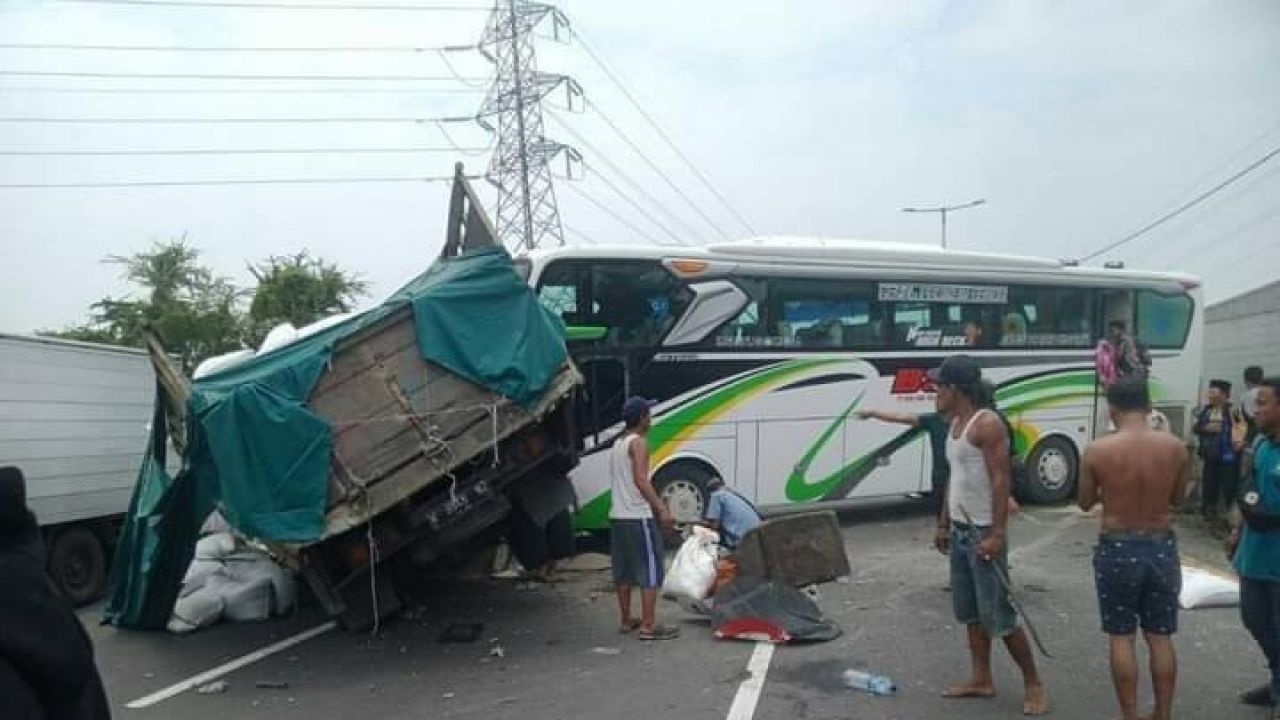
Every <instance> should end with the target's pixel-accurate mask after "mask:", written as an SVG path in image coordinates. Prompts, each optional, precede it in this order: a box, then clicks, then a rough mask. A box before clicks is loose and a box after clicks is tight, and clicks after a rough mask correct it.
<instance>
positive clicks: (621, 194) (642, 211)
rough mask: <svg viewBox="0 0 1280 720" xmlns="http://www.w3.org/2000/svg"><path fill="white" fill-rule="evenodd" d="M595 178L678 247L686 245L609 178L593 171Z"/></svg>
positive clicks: (589, 168) (586, 164)
mask: <svg viewBox="0 0 1280 720" xmlns="http://www.w3.org/2000/svg"><path fill="white" fill-rule="evenodd" d="M583 165H584V166H586V168H587V169H588V170H595V168H593V167H591V164H590V163H583ZM595 176H596V177H597V178H600V182H602V183H604V184H605V187H607V188H609V189H610V190H612V191H613V193H614V194H615V195H617V196H618V197H620V198H622V199H623V200H625V201H626V203H627V204H628V205H630V206H631V207H633V208H635V211H636V212H638V213H640V214H641V215H643V216H644V218H645V219H646V220H648V221H649V222H651V223H653V225H654V227H656V228H658V229H659V230H661V231H662V232H663V233H665V234H666V235H667V237H669V238H671V239H672V240H674V241H676V243H677V244H680V245H685V244H687V243H686V242H685V241H684V240H682V239H680V236H679V235H676V234H675V233H673V232H671V230H670V229H668V228H667V226H666V225H663V224H662V223H661V222H660V221H659V220H658V219H657V218H655V217H654V216H653V214H652V213H650V212H649V211H648V210H646V209H645V208H644V206H643V205H641V204H640V203H638V202H636V200H635V198H633V197H631V196H630V195H628V194H626V193H624V192H622V191H621V190H619V189H618V186H617V185H615V184H613V182H612V181H611V180H609V178H608V177H606V176H605V175H604V174H603V173H601V172H600V171H599V170H595Z"/></svg>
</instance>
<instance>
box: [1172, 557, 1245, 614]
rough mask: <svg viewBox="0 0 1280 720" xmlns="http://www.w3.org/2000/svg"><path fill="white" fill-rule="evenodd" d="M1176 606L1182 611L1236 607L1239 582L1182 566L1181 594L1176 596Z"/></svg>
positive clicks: (1238, 600) (1238, 599) (1238, 595)
mask: <svg viewBox="0 0 1280 720" xmlns="http://www.w3.org/2000/svg"><path fill="white" fill-rule="evenodd" d="M1178 604H1179V605H1181V606H1182V609H1183V610H1194V609H1195V608H1208V607H1236V606H1238V605H1239V604H1240V582H1239V581H1238V580H1233V579H1231V578H1228V577H1223V576H1222V575H1219V574H1217V573H1213V572H1209V571H1207V570H1201V569H1199V568H1193V567H1188V566H1186V565H1183V566H1182V592H1181V593H1180V594H1179V595H1178Z"/></svg>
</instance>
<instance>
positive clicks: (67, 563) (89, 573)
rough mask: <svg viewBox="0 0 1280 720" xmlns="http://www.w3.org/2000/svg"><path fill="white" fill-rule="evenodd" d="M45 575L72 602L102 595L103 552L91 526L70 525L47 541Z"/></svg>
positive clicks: (86, 601)
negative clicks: (46, 573) (51, 577)
mask: <svg viewBox="0 0 1280 720" xmlns="http://www.w3.org/2000/svg"><path fill="white" fill-rule="evenodd" d="M49 574H50V575H52V576H53V581H54V583H56V584H57V586H58V587H59V588H60V589H61V590H62V593H63V594H64V595H66V597H67V599H68V600H70V601H71V603H72V604H73V605H75V606H76V607H79V606H81V605H87V604H89V603H91V602H93V601H95V600H97V599H98V598H100V597H102V593H103V591H104V590H105V589H106V585H107V551H106V548H104V547H103V546H102V540H101V539H99V537H98V534H97V533H95V532H94V531H93V530H92V529H91V528H88V527H85V526H83V525H72V526H71V527H68V528H65V529H63V530H59V531H58V532H57V534H56V535H54V536H53V542H51V543H50V544H49Z"/></svg>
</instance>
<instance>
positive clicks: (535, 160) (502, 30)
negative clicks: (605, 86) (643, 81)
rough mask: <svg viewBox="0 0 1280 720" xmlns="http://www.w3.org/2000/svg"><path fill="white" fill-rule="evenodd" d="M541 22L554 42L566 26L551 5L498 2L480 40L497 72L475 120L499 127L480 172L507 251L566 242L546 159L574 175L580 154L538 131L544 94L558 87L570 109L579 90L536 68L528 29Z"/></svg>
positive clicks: (521, 0) (516, 0) (526, 1)
mask: <svg viewBox="0 0 1280 720" xmlns="http://www.w3.org/2000/svg"><path fill="white" fill-rule="evenodd" d="M547 21H549V22H550V25H551V35H552V37H553V38H555V39H557V40H559V39H560V37H561V34H562V32H564V31H565V30H567V29H568V27H569V20H568V18H566V17H565V16H564V14H563V13H561V12H560V11H559V10H557V9H556V8H554V7H552V6H550V5H546V4H543V3H539V2H530V1H529V0H497V2H496V3H495V4H494V7H493V11H492V12H491V13H490V15H489V20H488V23H487V24H486V26H485V31H484V35H483V37H482V38H481V40H480V52H481V53H482V54H483V55H484V56H485V57H486V58H487V59H488V60H489V61H490V62H492V63H493V64H494V65H495V70H496V73H495V77H494V81H493V85H492V86H491V87H490V88H489V92H488V94H487V95H486V96H485V99H484V103H483V104H482V105H481V108H480V112H479V113H477V120H478V121H479V122H480V124H481V125H483V126H484V127H485V128H486V129H488V130H490V131H495V130H496V132H497V133H498V140H497V145H496V147H495V148H494V152H493V158H492V159H491V160H490V162H489V170H488V172H487V175H486V176H487V179H488V180H489V182H490V183H492V184H493V185H494V186H496V187H497V190H498V207H497V212H495V213H494V218H495V219H494V223H495V226H496V227H495V230H496V232H497V236H498V237H497V240H498V242H500V243H502V244H503V245H505V246H507V247H508V248H511V249H512V250H519V249H520V248H522V247H524V248H528V249H533V248H536V247H538V246H540V245H543V244H548V243H550V244H556V245H563V244H564V230H563V228H562V227H561V225H560V211H559V209H558V208H557V207H556V192H555V188H554V187H553V186H552V182H551V162H552V161H553V160H555V159H556V158H557V157H558V156H561V155H563V156H564V158H565V166H566V174H568V175H572V174H573V168H574V166H575V165H576V164H577V163H580V162H581V160H582V156H581V155H580V154H579V153H578V151H577V150H575V149H573V148H571V147H569V146H567V145H564V144H562V143H558V142H555V141H554V140H549V139H547V138H546V137H544V136H543V122H542V100H543V99H544V98H545V97H546V96H547V95H548V94H550V93H551V92H552V91H553V90H556V89H557V88H558V87H560V86H562V85H563V86H564V87H565V89H566V93H567V95H568V103H569V105H570V107H572V106H573V102H574V99H575V98H580V97H581V95H582V88H581V87H579V85H578V83H577V82H575V81H574V80H573V79H572V78H569V77H567V76H565V75H557V74H551V73H542V72H538V69H537V53H536V51H535V48H534V43H533V37H532V35H533V31H534V29H536V28H537V27H538V26H540V25H542V24H543V23H544V22H547ZM495 125H496V128H495Z"/></svg>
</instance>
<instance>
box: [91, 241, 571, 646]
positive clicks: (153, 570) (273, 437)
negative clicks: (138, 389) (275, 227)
mask: <svg viewBox="0 0 1280 720" xmlns="http://www.w3.org/2000/svg"><path fill="white" fill-rule="evenodd" d="M406 306H409V307H410V308H411V309H412V314H413V322H414V331H415V333H416V339H417V345H418V349H419V351H420V353H421V355H422V357H423V359H425V360H428V361H431V362H433V363H435V364H437V365H439V366H441V367H443V368H445V369H447V370H448V371H450V372H452V373H455V374H457V375H459V376H461V377H464V378H466V379H467V380H470V381H471V382H473V383H475V384H477V385H479V386H482V387H484V388H487V389H489V390H492V391H493V392H495V393H498V394H500V395H502V396H504V397H506V398H509V399H510V400H511V401H513V402H515V403H518V404H519V405H521V406H523V407H526V408H528V407H531V406H532V405H534V404H535V403H537V402H538V400H539V399H540V397H541V395H542V393H543V392H544V390H546V389H547V388H548V386H549V385H550V384H551V382H552V381H553V380H554V379H555V378H556V377H557V374H558V373H560V372H561V371H562V369H563V367H564V366H565V362H566V358H567V355H566V351H565V345H564V328H563V326H562V325H561V323H560V320H559V318H557V317H555V316H554V315H553V314H552V313H550V312H548V311H546V310H545V309H544V308H543V307H542V306H541V305H540V304H539V303H538V301H537V298H536V297H535V296H534V294H533V292H532V291H531V290H530V289H529V287H528V286H527V285H525V283H524V282H523V281H522V280H521V278H520V276H519V275H518V274H517V272H516V270H515V267H514V265H513V264H512V261H511V258H510V256H509V255H508V254H507V252H506V251H505V250H503V249H501V248H484V249H480V250H475V251H472V252H468V253H466V254H464V255H461V256H459V257H456V258H442V259H440V260H438V261H437V262H436V263H435V264H434V265H432V267H431V268H430V269H428V270H427V271H426V272H425V273H423V274H422V275H421V276H419V277H417V278H415V279H414V280H413V281H412V282H410V283H409V284H407V285H406V286H405V287H403V288H401V289H400V290H399V291H397V292H396V293H394V294H393V295H392V296H391V297H390V298H389V299H388V300H387V301H386V302H384V303H383V304H382V305H380V306H378V307H376V308H374V309H372V310H369V311H367V312H365V313H362V314H360V315H357V316H355V317H352V318H350V319H348V320H346V321H345V322H343V323H341V324H338V325H335V326H333V327H329V328H327V329H324V330H322V331H320V332H318V333H316V334H314V335H310V336H307V337H304V338H301V339H299V340H297V341H295V342H293V343H291V344H289V345H286V346H284V347H281V348H279V349H276V350H274V351H272V352H269V353H267V354H265V355H262V356H259V357H256V358H253V359H251V360H248V361H246V362H244V363H243V364H240V365H236V366H234V367H232V368H229V369H227V370H225V371H222V372H219V373H217V374H214V375H211V376H209V377H206V378H203V379H201V380H199V381H197V382H196V383H195V385H194V386H193V387H192V390H191V396H190V398H189V399H188V401H187V404H186V435H187V441H186V456H185V457H184V458H183V465H182V469H181V470H180V471H179V472H178V473H177V475H176V477H170V475H169V474H168V472H167V471H166V469H165V463H164V456H163V448H164V444H163V427H164V414H163V413H162V412H157V413H156V423H155V428H154V429H155V432H153V438H152V442H151V443H150V445H149V448H148V461H147V462H146V463H144V465H143V468H142V470H141V472H140V473H139V477H138V484H137V487H136V488H135V489H134V496H133V501H132V505H131V507H130V510H129V514H128V516H127V517H126V519H125V526H124V529H123V530H122V534H121V539H120V543H119V545H118V549H117V554H116V557H115V561H114V564H113V568H112V572H111V592H110V600H109V603H108V606H107V610H106V616H105V620H106V622H108V623H111V624H114V625H117V626H120V627H129V628H140V629H141V628H146V629H153V628H160V627H163V626H164V624H165V623H166V622H167V621H168V618H169V613H170V610H171V609H172V607H173V602H174V599H175V598H176V595H177V592H178V589H179V585H180V582H181V579H182V575H183V573H184V572H185V571H186V568H187V565H188V563H189V562H190V560H191V555H192V552H193V548H194V543H195V540H196V534H197V532H198V529H199V526H200V524H201V523H202V521H203V520H204V518H205V517H206V516H207V515H208V514H209V512H211V511H212V509H213V508H214V506H215V505H220V507H221V509H222V511H223V513H224V515H225V516H226V519H227V521H228V522H229V523H230V524H231V525H232V526H233V527H234V528H235V529H236V530H237V531H239V532H241V533H243V534H245V535H247V536H249V537H253V538H258V539H261V540H266V541H274V542H282V543H297V544H305V543H308V542H312V541H315V540H318V539H320V538H321V537H322V535H323V532H324V528H325V511H326V501H327V498H328V485H327V478H328V474H329V466H330V456H331V453H332V449H333V439H332V438H333V429H332V428H331V427H330V424H329V422H328V421H327V420H326V419H325V418H322V417H320V416H319V415H317V414H316V413H314V412H312V410H311V409H310V408H309V407H308V403H307V398H308V396H309V395H310V393H311V391H312V389H313V388H314V387H315V385H316V383H317V381H318V380H319V379H320V378H321V377H322V376H323V375H324V373H325V372H326V370H327V368H328V367H329V363H330V359H331V357H332V355H333V352H334V348H335V347H336V346H338V345H339V344H340V343H341V342H342V341H343V340H344V339H346V338H348V337H350V336H352V335H353V334H355V333H357V332H359V331H361V330H364V329H365V328H368V327H370V326H371V325H373V324H375V323H377V322H379V321H380V320H383V319H385V318H387V317H388V316H390V315H391V314H392V313H395V312H397V311H399V310H401V309H403V308H405V307H406ZM163 404H164V398H158V400H157V406H158V407H160V406H161V405H163Z"/></svg>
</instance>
